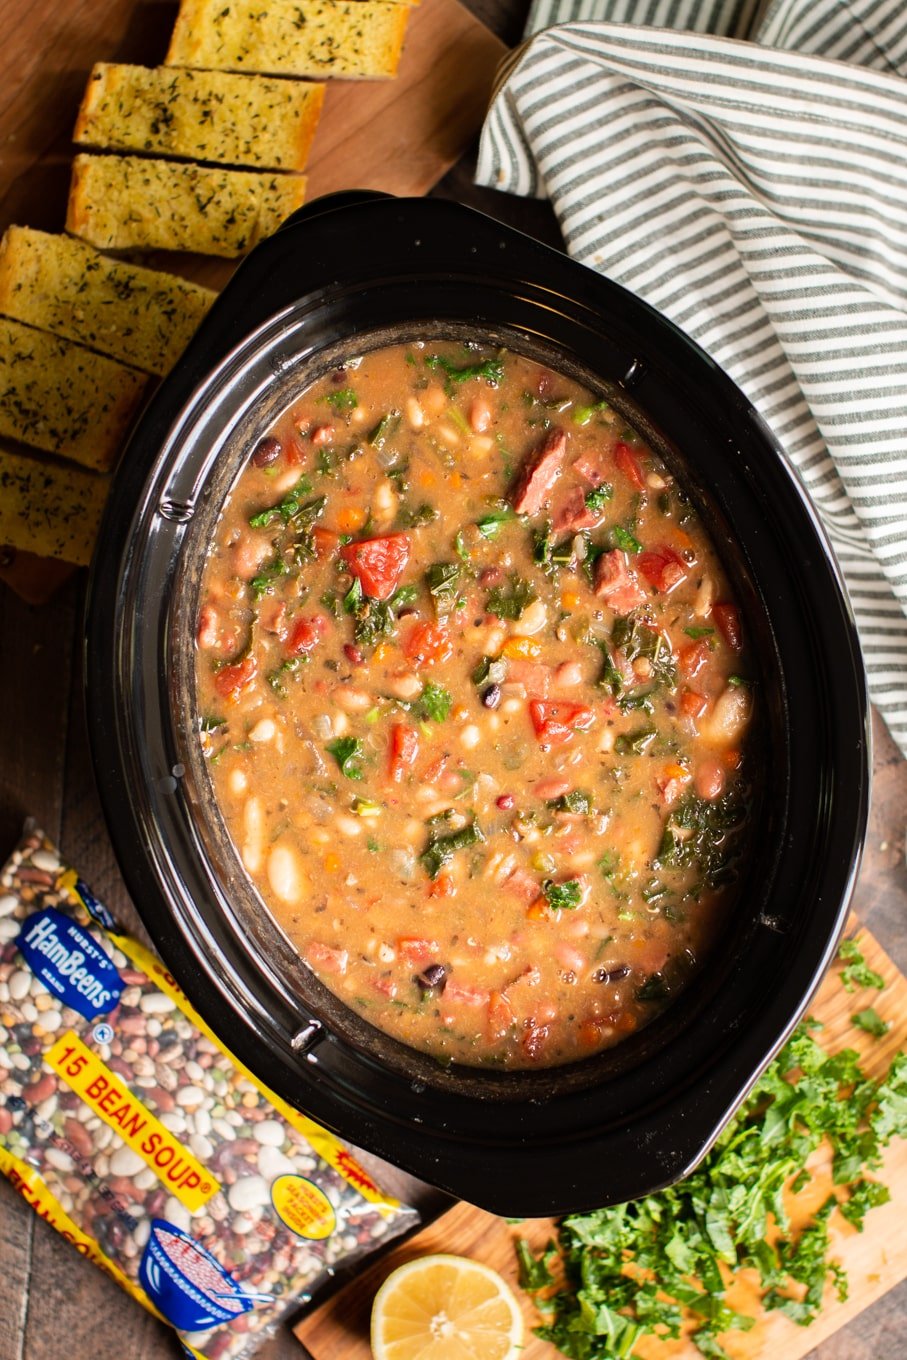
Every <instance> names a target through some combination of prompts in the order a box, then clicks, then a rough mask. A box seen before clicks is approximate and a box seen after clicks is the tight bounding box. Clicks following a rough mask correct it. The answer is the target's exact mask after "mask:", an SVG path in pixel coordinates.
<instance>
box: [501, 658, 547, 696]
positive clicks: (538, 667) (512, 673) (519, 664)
mask: <svg viewBox="0 0 907 1360" xmlns="http://www.w3.org/2000/svg"><path fill="white" fill-rule="evenodd" d="M551 676H552V671H551V667H550V666H545V665H543V664H542V663H541V662H539V661H521V660H520V661H510V662H508V664H507V679H508V680H512V681H513V682H514V684H517V685H522V686H523V687H524V688H525V690H526V693H527V694H528V695H530V696H532V697H533V698H537V699H546V698H547V697H548V691H549V690H550V689H551Z"/></svg>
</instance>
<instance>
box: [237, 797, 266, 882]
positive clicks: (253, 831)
mask: <svg viewBox="0 0 907 1360" xmlns="http://www.w3.org/2000/svg"><path fill="white" fill-rule="evenodd" d="M243 829H244V830H245V833H246V839H245V841H244V842H243V846H242V861H243V864H244V865H245V866H246V868H247V869H248V871H249V873H250V874H257V873H258V871H259V869H260V868H261V861H262V856H263V853H264V839H265V814H264V808H263V806H262V802H261V799H260V798H250V799H248V801H247V802H246V806H245V808H244V809H243Z"/></svg>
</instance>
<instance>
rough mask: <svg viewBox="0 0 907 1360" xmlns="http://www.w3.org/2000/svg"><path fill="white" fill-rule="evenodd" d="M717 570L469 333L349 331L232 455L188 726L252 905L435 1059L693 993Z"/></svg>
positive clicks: (713, 744)
mask: <svg viewBox="0 0 907 1360" xmlns="http://www.w3.org/2000/svg"><path fill="white" fill-rule="evenodd" d="M745 643H746V639H745V636H744V632H743V625H742V623H741V616H740V613H739V610H738V606H737V604H736V603H735V601H734V598H733V595H732V591H731V588H730V584H729V582H728V579H727V577H726V575H725V573H724V571H723V569H722V566H721V562H720V560H719V558H718V556H717V553H716V552H715V549H714V547H713V545H712V543H711V542H710V540H709V538H708V536H707V534H706V532H705V529H704V528H703V525H702V522H701V520H700V518H699V516H698V515H697V513H696V511H695V510H694V508H693V506H692V505H691V503H690V502H689V501H688V499H687V498H686V496H685V495H684V492H683V488H682V487H681V486H679V485H678V483H677V482H676V480H675V479H674V477H673V476H672V475H671V473H670V472H669V471H668V469H667V468H666V466H665V465H664V463H663V462H662V461H661V460H660V459H659V458H658V457H657V456H656V455H655V453H654V452H653V451H652V449H651V448H650V447H648V445H647V444H646V443H645V442H644V441H643V439H642V438H641V437H640V435H639V434H638V433H637V431H636V430H635V429H633V428H632V427H631V426H630V425H628V423H627V420H626V418H625V417H624V416H622V415H621V414H620V412H619V411H617V410H616V409H614V408H613V407H612V406H611V405H609V403H608V402H606V401H604V400H601V399H600V398H599V397H598V396H597V395H596V394H595V393H594V392H592V391H590V390H588V389H587V388H585V387H583V386H580V385H579V384H578V383H577V382H575V381H573V380H572V379H569V378H567V377H564V376H562V375H560V374H558V373H556V372H553V371H551V370H550V369H548V368H545V367H542V366H540V364H539V363H537V362H535V361H534V360H531V359H529V358H526V357H523V356H521V355H519V354H515V353H512V352H509V351H503V350H499V349H494V348H491V347H489V346H481V345H476V346H465V345H463V344H462V343H459V342H454V341H444V342H434V341H425V342H414V343H411V344H407V345H395V346H391V347H386V348H383V349H377V350H374V351H372V352H370V353H367V354H365V355H364V356H363V357H362V358H361V359H357V360H355V361H353V362H350V363H348V364H346V365H345V366H344V367H343V369H341V370H337V371H334V372H332V373H330V374H328V375H327V376H325V377H323V378H321V379H319V380H318V381H317V382H315V383H314V384H313V385H312V386H311V387H309V388H308V389H307V390H306V391H304V392H302V393H301V394H300V395H299V396H298V397H297V399H296V400H295V402H294V404H293V406H292V408H291V409H289V410H288V411H286V412H285V413H284V414H283V415H282V416H281V417H280V419H279V420H278V421H277V422H276V423H275V425H274V427H273V429H271V430H270V431H268V433H267V435H266V436H265V437H264V438H262V439H261V440H260V441H259V442H258V443H257V444H256V445H255V447H254V448H252V449H250V451H249V457H248V460H247V463H246V465H245V467H244V468H243V470H242V472H241V474H240V476H239V478H238V480H237V481H236V483H235V485H234V487H233V490H232V493H231V495H230V497H229V500H228V502H227V504H226V507H225V509H224V512H223V515H222V517H221V519H220V521H219V524H218V526H217V530H216V533H215V535H214V542H213V544H212V547H211V551H210V556H209V559H208V562H207V564H206V568H205V574H204V579H203V586H202V593H201V607H200V614H199V620H198V654H197V685H198V700H199V713H200V715H201V717H200V719H199V731H200V740H201V742H202V744H203V749H204V752H205V754H206V756H207V757H208V768H209V770H210V778H211V781H212V784H213V788H214V794H215V797H216V800H217V802H218V804H219V806H220V809H221V811H222V813H223V816H224V819H225V822H226V825H227V828H228V830H229V831H230V834H231V835H232V838H233V840H234V842H235V844H236V847H237V850H238V853H239V855H240V857H241V859H242V861H243V863H244V865H245V868H246V870H247V872H248V874H249V875H250V878H251V880H252V881H253V883H254V884H255V886H256V888H257V889H258V891H259V893H260V895H261V897H262V899H263V900H264V902H265V904H266V905H267V907H268V909H269V910H270V911H271V912H272V913H273V915H274V917H275V918H276V920H277V921H278V922H279V924H280V925H281V927H282V928H283V930H284V931H285V932H286V934H287V935H288V936H289V938H290V939H291V940H292V941H293V942H294V943H295V945H296V946H297V948H298V949H299V951H300V953H301V955H302V957H303V959H304V960H305V962H306V963H307V964H308V965H309V967H310V968H312V969H313V970H314V972H315V973H316V974H317V975H318V977H319V978H320V979H321V980H322V982H323V983H325V985H326V986H327V987H329V988H330V989H331V990H332V991H333V992H334V993H336V995H337V996H338V997H339V998H340V999H341V1000H342V1001H344V1002H345V1003H346V1004H347V1005H348V1006H350V1007H351V1008H353V1009H354V1010H355V1011H358V1012H359V1013H361V1014H362V1015H363V1016H364V1017H365V1018H366V1019H367V1020H369V1021H371V1022H372V1023H373V1024H374V1025H376V1026H377V1027H378V1028H380V1029H382V1030H384V1031H385V1032H386V1033H388V1034H391V1035H393V1036H395V1037H396V1038H397V1039H400V1040H402V1041H403V1042H404V1043H407V1044H410V1045H412V1046H414V1047H416V1048H419V1049H422V1050H425V1051H427V1052H429V1053H431V1054H433V1055H435V1056H436V1057H437V1058H438V1059H439V1060H441V1061H443V1062H450V1061H455V1062H463V1063H468V1064H474V1065H475V1064H498V1065H501V1066H505V1067H528V1066H545V1065H553V1064H560V1063H565V1062H570V1061H574V1060H576V1059H579V1058H583V1057H586V1056H588V1055H589V1054H592V1053H595V1052H596V1051H598V1050H600V1049H603V1048H606V1047H609V1046H611V1045H614V1044H616V1043H618V1042H619V1041H620V1040H622V1039H623V1038H625V1037H626V1036H627V1035H629V1034H632V1033H633V1032H634V1031H635V1030H637V1029H638V1028H639V1027H640V1026H642V1025H644V1024H646V1023H647V1022H648V1021H649V1020H651V1019H652V1017H653V1016H655V1015H656V1014H658V1012H659V1011H661V1010H663V1009H664V1007H665V1006H666V1005H667V1004H668V1003H669V1002H670V1001H671V1000H672V999H673V998H674V997H675V996H676V995H677V993H678V992H679V991H680V990H681V989H682V988H683V987H685V986H686V985H688V983H689V981H690V978H691V976H692V974H693V973H694V971H695V969H696V968H697V966H698V965H699V963H700V961H701V960H702V958H703V956H704V955H705V953H706V952H707V951H708V949H709V948H710V946H711V944H712V942H713V941H714V939H715V937H716V935H717V933H718V932H719V931H720V930H721V928H722V925H723V922H724V919H725V917H726V915H727V912H728V910H729V908H730V907H731V905H732V902H733V896H734V892H735V886H734V885H735V880H736V877H737V871H738V868H737V866H738V861H739V858H740V855H741V852H742V849H743V846H744V842H745V834H744V829H745V825H746V822H747V815H748V806H749V803H748V763H749V757H748V754H747V746H746V737H747V731H748V728H749V726H750V722H751V716H752V709H753V697H754V696H753V685H752V684H751V683H750V679H749V672H748V666H747V653H746V650H745Z"/></svg>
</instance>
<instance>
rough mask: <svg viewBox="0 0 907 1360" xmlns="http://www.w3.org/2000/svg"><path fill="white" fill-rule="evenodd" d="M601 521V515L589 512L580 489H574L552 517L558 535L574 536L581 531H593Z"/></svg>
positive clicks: (592, 511)
mask: <svg viewBox="0 0 907 1360" xmlns="http://www.w3.org/2000/svg"><path fill="white" fill-rule="evenodd" d="M601 519H602V516H601V514H599V512H598V511H597V510H590V509H589V507H588V505H587V504H586V497H585V495H584V493H583V489H582V487H576V488H575V489H574V490H573V491H571V492H570V495H569V496H568V497H567V499H566V500H565V501H564V503H563V505H562V506H561V508H560V510H558V512H557V514H556V515H555V516H554V528H555V532H557V533H559V534H560V533H571V534H575V533H579V531H580V530H581V529H594V528H595V526H596V524H598V523H600V522H601Z"/></svg>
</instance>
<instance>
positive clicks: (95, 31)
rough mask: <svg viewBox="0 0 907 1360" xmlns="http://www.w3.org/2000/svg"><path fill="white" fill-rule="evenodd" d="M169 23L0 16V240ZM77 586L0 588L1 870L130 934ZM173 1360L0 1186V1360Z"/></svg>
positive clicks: (872, 842)
mask: <svg viewBox="0 0 907 1360" xmlns="http://www.w3.org/2000/svg"><path fill="white" fill-rule="evenodd" d="M466 3H467V5H468V7H469V8H470V9H472V10H473V11H474V13H476V14H477V15H478V16H479V17H480V18H481V19H483V20H484V22H485V23H487V24H488V26H489V27H490V28H492V29H493V30H494V31H495V32H496V33H497V34H498V35H499V36H500V37H501V38H503V39H504V41H505V42H507V43H508V44H511V45H512V44H513V43H515V42H517V41H518V40H519V37H520V33H521V30H522V25H523V22H524V20H525V12H526V8H527V0H466ZM173 13H174V7H173V6H172V5H167V4H158V3H135V0H0V92H2V93H0V125H2V113H3V108H4V104H5V103H6V102H8V101H10V100H11V98H12V95H13V94H14V93H15V91H16V90H17V89H21V86H22V83H23V82H29V83H30V84H32V85H34V87H35V89H36V91H37V92H38V93H39V94H40V99H39V100H37V101H35V103H34V105H33V107H35V108H37V109H38V110H39V112H38V113H36V114H35V115H34V116H33V117H32V118H31V119H30V120H29V121H28V123H27V124H26V125H23V126H21V127H16V128H13V129H11V130H9V131H8V133H7V135H6V136H5V137H4V138H3V139H2V140H0V170H2V176H0V182H2V183H3V184H5V185H7V186H9V187H8V189H7V191H6V192H5V194H4V196H3V197H2V198H0V230H2V229H3V228H4V227H5V226H6V225H7V224H8V223H10V222H25V223H27V224H29V225H32V226H37V227H44V228H46V229H48V230H59V229H60V227H61V226H62V211H63V209H62V204H63V203H64V201H65V185H66V182H67V176H68V159H69V156H70V154H71V149H70V148H69V146H68V144H67V140H66V129H67V128H68V127H69V126H71V123H72V119H73V114H74V110H75V108H76V106H77V103H78V98H79V95H80V93H81V89H82V87H83V86H84V82H85V78H86V75H87V72H88V69H89V67H90V65H91V63H92V61H94V60H99V59H103V58H110V57H111V56H112V55H113V53H114V52H116V53H117V54H118V55H122V52H123V43H124V35H127V34H129V35H131V38H130V44H129V45H133V44H140V43H141V42H144V40H145V39H144V36H143V35H146V34H147V35H151V39H152V40H153V41H154V42H155V43H156V44H157V45H160V35H161V34H162V33H165V32H166V31H167V28H168V27H169V25H170V23H171V22H172V19H173ZM137 50H138V51H141V50H143V49H142V47H141V46H140V45H139V46H138V48H137ZM133 59H136V60H141V59H142V58H141V57H139V56H135V57H134V58H133ZM39 160H40V162H41V164H40V166H36V163H37V162H38V161H39ZM26 180H27V185H26ZM434 193H435V194H436V195H437V196H439V197H444V198H454V199H459V200H461V201H463V202H467V203H471V204H473V205H475V206H476V207H480V208H482V209H483V210H484V211H486V212H489V213H491V214H492V215H493V216H496V217H498V218H500V219H501V220H503V221H506V222H509V223H510V224H512V225H514V226H516V227H519V228H521V229H522V230H524V231H528V232H530V233H532V234H534V235H536V236H538V237H539V238H541V239H542V240H546V241H548V242H549V243H551V244H560V238H559V236H558V233H557V229H556V226H555V223H554V220H553V216H552V214H551V213H550V210H549V209H548V208H547V206H546V205H544V204H540V203H536V202H526V201H524V200H517V199H512V198H509V197H506V196H504V195H498V194H494V193H491V192H486V191H482V190H478V189H476V188H475V187H474V186H473V185H472V157H471V156H467V157H466V158H465V159H464V161H463V162H461V163H460V165H458V166H457V167H456V168H455V169H454V170H453V171H452V172H451V173H450V174H449V175H447V177H446V178H445V179H444V180H443V181H442V182H441V183H440V184H439V185H438V187H437V188H436V189H435V190H434ZM84 576H85V574H84V573H79V574H78V576H76V577H75V578H74V579H73V580H71V581H70V582H68V583H67V585H66V586H65V587H64V588H63V590H62V591H61V593H60V594H59V595H58V596H57V597H56V598H55V599H54V600H53V601H52V603H51V604H49V605H46V606H44V607H42V608H40V609H34V608H30V607H28V606H26V605H24V604H23V603H22V602H21V601H20V600H19V599H18V598H17V597H15V596H14V595H13V594H12V593H11V592H10V591H9V590H7V589H6V588H5V587H2V586H0V715H2V716H0V855H2V856H5V855H6V853H8V851H9V850H10V849H11V848H12V847H13V845H14V844H15V841H16V839H17V836H18V834H19V830H20V827H21V824H22V820H23V818H24V817H25V816H26V815H32V816H35V817H37V818H38V819H39V820H40V822H41V823H42V825H43V826H44V828H45V829H46V830H47V832H48V833H49V834H50V835H51V836H52V837H54V838H55V839H56V840H57V842H58V843H59V844H60V845H61V847H62V848H63V850H64V853H65V854H66V856H67V857H68V859H69V861H70V862H71V863H74V864H75V865H77V866H78V868H79V870H80V872H81V873H82V875H83V876H84V877H85V879H86V880H87V881H88V882H89V883H90V884H92V885H93V887H94V889H95V891H96V892H97V893H98V894H99V895H100V896H101V897H103V898H104V899H105V900H106V901H107V903H108V904H109V906H110V907H111V908H112V909H113V910H114V912H115V913H116V914H117V915H118V916H119V917H120V919H121V920H123V921H124V922H125V923H126V924H127V925H128V926H129V927H130V928H132V929H134V930H135V931H136V932H137V933H141V926H140V923H139V920H138V917H137V915H136V913H135V910H134V908H133V907H132V905H131V903H130V902H129V900H128V898H127V897H126V894H125V890H124V888H123V885H122V883H121V881H120V878H119V875H118V872H117V867H116V863H115V860H114V857H113V852H112V849H111V846H110V842H109V839H108V836H107V832H106V830H105V826H104V822H103V819H102V816H101V812H100V808H99V805H98V801H97V796H96V793H95V789H94V785H93V780H92V773H91V767H90V762H89V756H88V749H87V742H86V734H85V727H84V721H83V714H82V675H81V673H82V664H83V659H82V652H81V638H82V628H81V616H82V606H83V599H84V589H85V579H84ZM875 739H876V746H875V787H874V793H873V803H872V824H871V830H870V834H869V840H868V845H867V850H866V857H865V861H864V866H863V871H862V875H861V879H860V884H859V888H858V892H857V898H856V902H855V906H856V909H857V910H858V912H859V913H860V915H861V916H862V918H863V920H864V921H865V922H866V924H867V925H869V926H870V927H871V929H872V930H873V932H874V933H875V934H876V936H877V937H878V939H879V940H880V941H881V943H882V944H883V945H884V946H885V948H886V949H887V950H888V951H889V953H890V954H891V955H892V956H893V958H894V959H895V961H896V962H897V963H898V964H899V965H900V967H901V968H902V969H904V970H905V971H907V868H905V860H904V835H905V814H907V762H905V761H903V760H902V759H901V758H900V756H899V755H898V752H897V751H896V749H895V747H894V746H893V744H892V742H891V740H890V738H889V737H888V734H887V732H886V731H885V729H884V727H883V725H882V724H881V722H879V721H876V723H875ZM384 1174H385V1179H388V1180H390V1182H391V1184H392V1186H393V1187H394V1188H395V1189H396V1190H397V1192H398V1193H400V1191H401V1190H402V1191H403V1192H405V1193H407V1194H409V1195H410V1197H411V1198H412V1199H414V1200H416V1201H418V1202H419V1203H420V1204H422V1205H423V1206H424V1207H426V1208H430V1207H431V1205H432V1204H433V1203H435V1202H436V1200H437V1196H436V1194H435V1193H434V1192H432V1191H430V1190H428V1189H427V1187H421V1186H419V1185H418V1184H417V1183H414V1182H412V1181H410V1180H408V1178H405V1177H403V1176H402V1175H401V1174H400V1173H395V1172H393V1170H392V1169H390V1168H389V1169H388V1170H387V1172H386V1173H384ZM905 1334H907V1285H902V1286H901V1287H900V1288H899V1289H896V1290H893V1291H892V1292H891V1293H889V1294H888V1295H886V1296H885V1298H884V1299H883V1300H882V1301H881V1302H879V1303H878V1304H876V1305H875V1306H874V1307H873V1308H871V1309H870V1310H868V1312H866V1313H864V1314H862V1315H861V1316H860V1317H859V1318H858V1319H857V1320H856V1321H855V1322H853V1323H851V1325H850V1326H849V1327H848V1328H846V1329H845V1330H844V1331H842V1332H840V1333H838V1335H837V1336H835V1337H832V1338H831V1339H830V1340H828V1341H826V1342H825V1343H823V1344H822V1345H821V1346H820V1347H818V1348H817V1349H816V1350H815V1352H814V1353H813V1360H878V1358H879V1357H882V1356H884V1357H886V1360H889V1358H890V1360H897V1357H899V1356H903V1355H904V1354H905V1342H904V1336H905ZM178 1353H179V1350H178V1347H177V1346H176V1344H175V1342H174V1341H173V1339H172V1335H169V1334H168V1333H167V1332H166V1330H165V1329H164V1328H163V1327H162V1326H161V1325H160V1324H158V1323H157V1322H156V1321H154V1320H153V1319H152V1318H151V1317H150V1316H149V1315H147V1314H146V1313H145V1312H144V1311H143V1309H142V1308H140V1307H139V1305H138V1304H136V1303H135V1302H134V1301H133V1300H132V1299H130V1298H128V1297H127V1296H126V1295H125V1294H124V1293H122V1292H121V1291H120V1290H119V1288H118V1287H117V1286H116V1285H115V1284H113V1283H112V1282H111V1281H110V1280H109V1279H107V1278H106V1276H104V1275H102V1274H101V1272H100V1271H98V1270H97V1269H95V1268H94V1267H92V1266H90V1265H88V1264H87V1263H86V1262H85V1261H83V1260H82V1259H81V1258H80V1257H79V1256H78V1255H77V1253H76V1252H75V1251H74V1250H73V1249H72V1248H71V1247H70V1246H69V1245H68V1244H67V1243H66V1242H64V1241H63V1239H62V1238H60V1237H59V1236H57V1234H55V1233H54V1232H52V1231H51V1230H50V1229H49V1228H48V1227H47V1226H46V1225H45V1224H44V1223H42V1222H40V1221H39V1220H38V1218H37V1217H36V1216H35V1215H34V1213H33V1212H32V1211H31V1210H30V1209H29V1208H27V1206H26V1205H25V1204H24V1202H23V1201H22V1200H21V1199H20V1198H19V1197H18V1196H17V1195H16V1194H15V1193H14V1192H13V1190H12V1189H11V1187H10V1186H9V1185H8V1184H7V1183H6V1182H3V1181H0V1360H95V1358H96V1357H98V1356H101V1355H110V1356H115V1357H118V1358H119V1357H121V1358H122V1360H152V1357H155V1358H157V1357H167V1356H176V1355H177V1354H178ZM260 1354H261V1356H262V1360H292V1358H293V1357H297V1356H300V1355H301V1354H302V1352H301V1350H300V1347H299V1345H298V1343H297V1342H296V1341H295V1340H294V1339H293V1337H292V1336H291V1335H290V1333H289V1331H288V1330H287V1329H284V1330H282V1331H281V1332H280V1333H279V1334H278V1335H277V1336H275V1338H274V1339H273V1340H272V1341H271V1342H269V1343H268V1344H267V1346H266V1347H265V1349H264V1350H263V1351H262V1352H261V1353H260ZM338 1360H342V1357H338ZM778 1360H784V1358H783V1357H779V1358H778Z"/></svg>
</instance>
